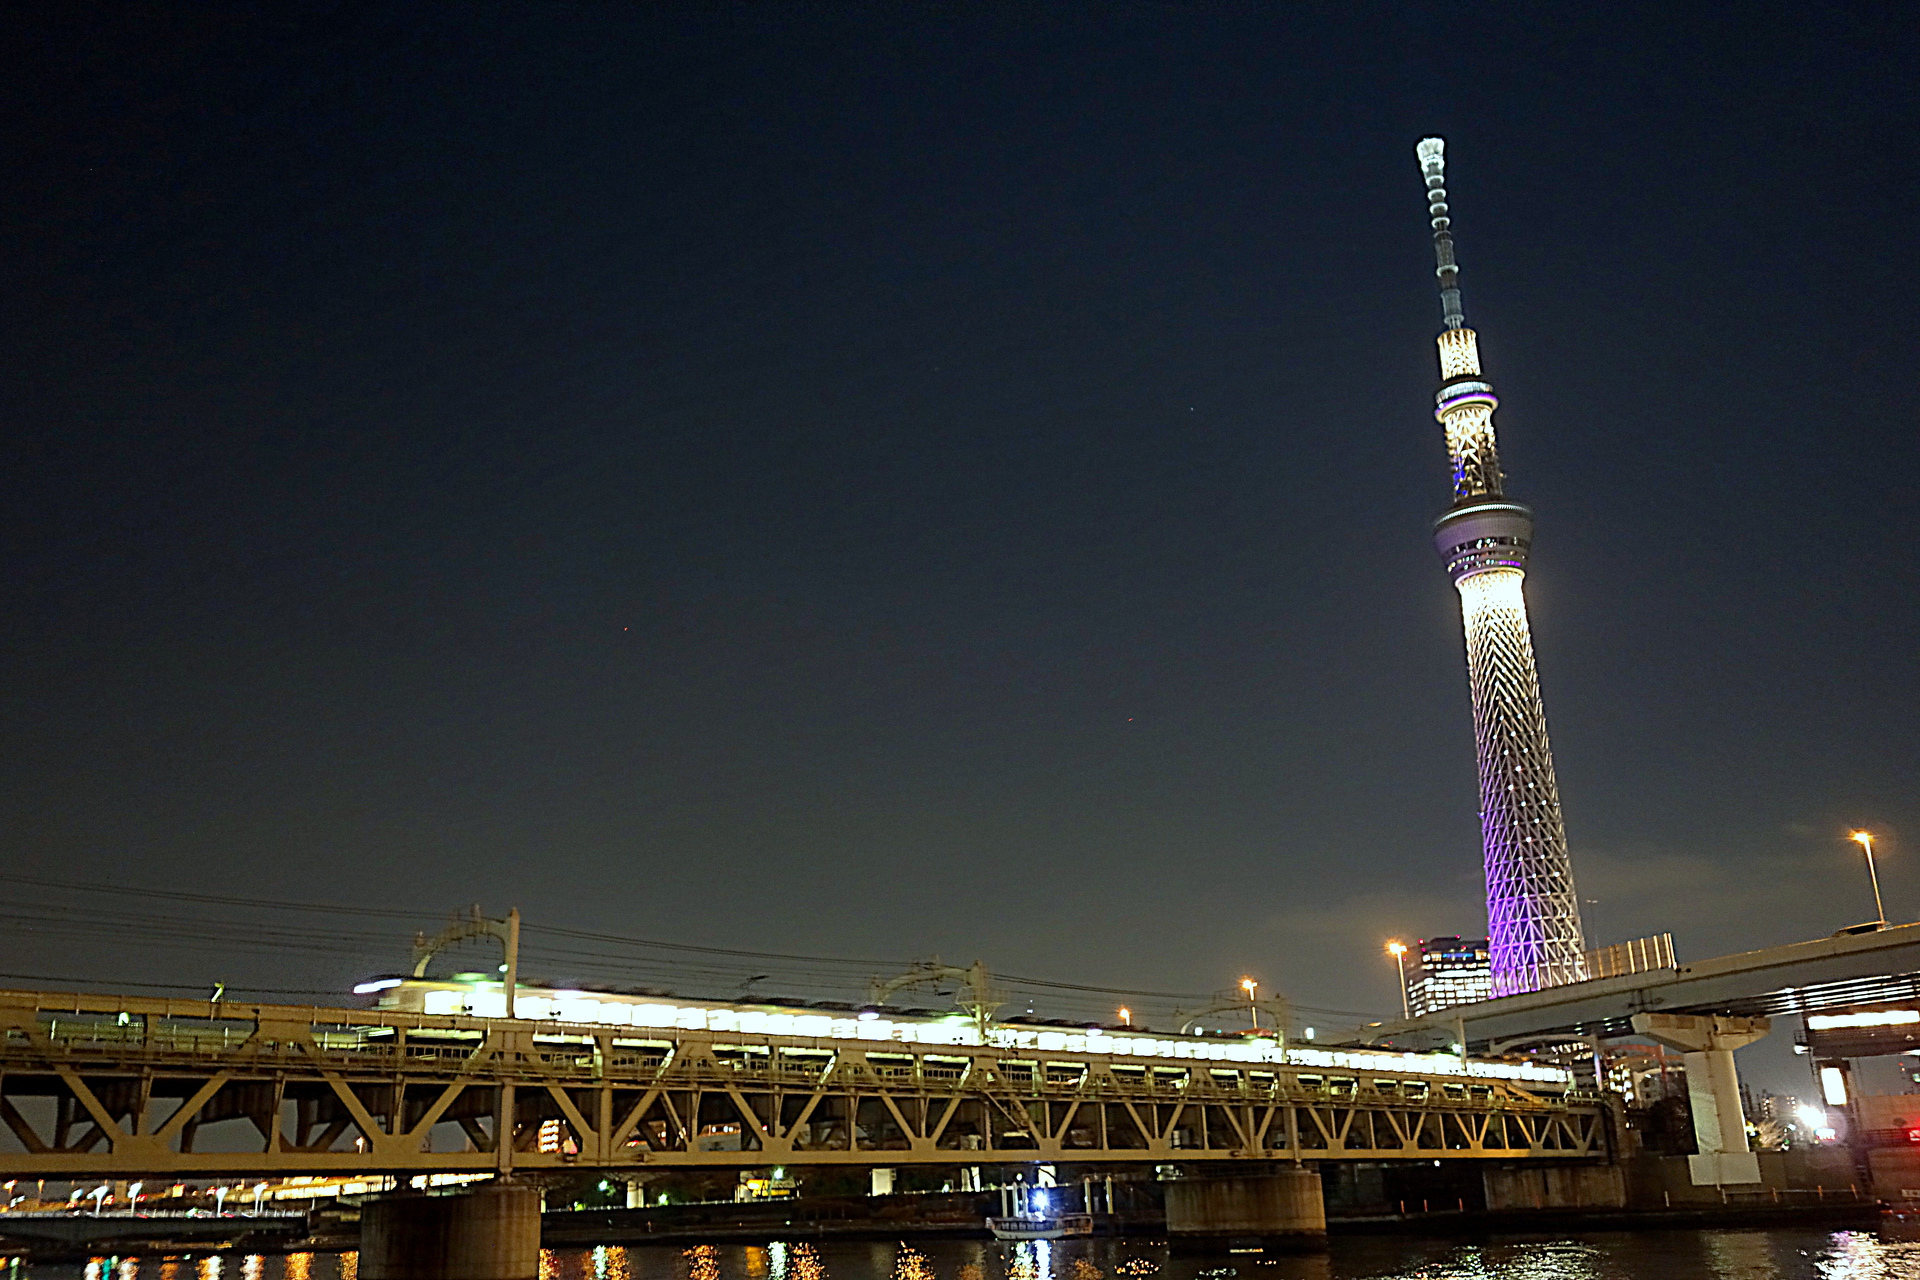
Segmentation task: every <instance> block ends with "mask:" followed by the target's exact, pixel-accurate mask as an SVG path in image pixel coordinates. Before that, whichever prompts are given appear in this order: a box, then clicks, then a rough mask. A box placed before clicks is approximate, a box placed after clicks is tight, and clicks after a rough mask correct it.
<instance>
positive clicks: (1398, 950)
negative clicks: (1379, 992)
mask: <svg viewBox="0 0 1920 1280" xmlns="http://www.w3.org/2000/svg"><path fill="white" fill-rule="evenodd" d="M1387 954H1388V955H1390V956H1392V957H1393V962H1394V964H1396V965H1398V966H1399V967H1400V1016H1401V1017H1403V1018H1411V1017H1412V1016H1413V1007H1412V1005H1411V1004H1410V1003H1409V1002H1408V1000H1407V944H1406V943H1404V942H1402V941H1400V939H1398V938H1388V939H1387Z"/></svg>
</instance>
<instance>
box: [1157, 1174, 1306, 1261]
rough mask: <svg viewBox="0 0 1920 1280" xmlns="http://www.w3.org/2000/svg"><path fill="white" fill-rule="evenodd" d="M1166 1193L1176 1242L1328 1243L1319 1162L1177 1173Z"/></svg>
mask: <svg viewBox="0 0 1920 1280" xmlns="http://www.w3.org/2000/svg"><path fill="white" fill-rule="evenodd" d="M1166 1195H1167V1235H1168V1237H1169V1238H1170V1239H1171V1241H1172V1243H1173V1245H1174V1247H1175V1248H1179V1249H1194V1248H1202V1249H1204V1248H1222V1249H1224V1248H1229V1247H1232V1248H1249V1247H1254V1246H1258V1247H1260V1248H1264V1249H1269V1250H1273V1251H1276V1252H1292V1253H1311V1252H1317V1251H1319V1250H1322V1249H1325V1248H1326V1247H1327V1201H1326V1196H1325V1195H1324V1194H1323V1193H1322V1192H1321V1188H1320V1172H1319V1170H1317V1169H1315V1168H1311V1167H1303V1166H1297V1165H1288V1166H1281V1167H1278V1168H1273V1169H1268V1170H1263V1171H1261V1172H1258V1173H1239V1174H1234V1175H1233V1176H1231V1177H1208V1176H1206V1175H1204V1174H1202V1175H1200V1176H1198V1177H1186V1178H1176V1179H1174V1180H1173V1181H1171V1182H1168V1183H1167V1184H1166Z"/></svg>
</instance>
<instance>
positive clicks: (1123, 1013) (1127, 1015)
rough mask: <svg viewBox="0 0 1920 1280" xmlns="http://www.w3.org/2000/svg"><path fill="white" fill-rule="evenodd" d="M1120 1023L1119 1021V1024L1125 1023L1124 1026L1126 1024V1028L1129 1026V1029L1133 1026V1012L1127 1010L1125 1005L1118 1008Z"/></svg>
mask: <svg viewBox="0 0 1920 1280" xmlns="http://www.w3.org/2000/svg"><path fill="white" fill-rule="evenodd" d="M1120 1021H1121V1022H1123V1023H1125V1024H1126V1025H1127V1026H1129V1027H1130V1026H1132V1025H1133V1010H1131V1009H1129V1008H1127V1006H1125V1005H1121V1006H1120Z"/></svg>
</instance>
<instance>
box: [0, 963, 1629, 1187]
mask: <svg viewBox="0 0 1920 1280" xmlns="http://www.w3.org/2000/svg"><path fill="white" fill-rule="evenodd" d="M715 1021H717V1019H709V1025H707V1026H706V1027H704V1028H702V1029H687V1028H681V1027H660V1028H645V1029H642V1028H636V1027H624V1028H613V1027H608V1026H604V1025H596V1024H593V1023H584V1022H583V1023H570V1022H567V1021H564V1020H562V1019H560V1018H557V1017H555V1018H549V1019H547V1020H544V1021H531V1020H516V1019H505V1018H487V1017H474V1016H464V1015H459V1014H429V1013H423V1012H407V1011H400V1010H392V1009H378V1010H366V1009H338V1008H322V1007H315V1006H304V1005H268V1004H241V1003H221V1004H210V1003H208V1002H206V1001H187V1000H164V999H149V998H142V997H135V996H126V997H121V996H111V995H76V994H67V993H50V992H30V991H10V992H0V1173H4V1174H5V1176H8V1177H20V1178H60V1179H80V1178H95V1177H120V1176H133V1175H148V1174H151V1175H173V1176H178V1177H191V1176H214V1175H222V1174H238V1173H258V1174H270V1175H281V1176H285V1175H297V1174H396V1175H405V1174H411V1173H428V1174H430V1173H437V1172H487V1171H506V1170H509V1169H514V1168H520V1169H527V1168H563V1167H568V1166H579V1167H593V1168H602V1169H618V1168H623V1167H628V1168H641V1167H648V1168H652V1167H665V1168H685V1167H703V1166H704V1167H748V1166H760V1165H775V1164H778V1165H791V1164H841V1165H904V1164H944V1165H981V1164H997V1163H1032V1162H1040V1161H1049V1162H1050V1161H1100V1162H1144V1163H1167V1162H1175V1161H1178V1162H1182V1163H1186V1162H1196V1161H1200V1162H1214V1161H1219V1162H1231V1161H1246V1160H1255V1161H1261V1162H1270V1161H1275V1160H1280V1161H1285V1160H1296V1161H1321V1160H1369V1161H1372V1160H1422V1161H1425V1160H1461V1159H1467V1160H1502V1161H1512V1160H1516V1159H1526V1160H1543V1161H1579V1160H1589V1159H1593V1158H1595V1157H1600V1156H1604V1155H1605V1153H1606V1145H1605V1144H1606V1131H1605V1125H1604V1124H1603V1110H1602V1108H1601V1106H1600V1105H1599V1103H1598V1102H1597V1101H1596V1100H1594V1099H1592V1098H1590V1097H1585V1096H1582V1095H1575V1094H1570V1093H1568V1092H1567V1090H1566V1084H1565V1078H1564V1076H1562V1075H1560V1074H1559V1073H1557V1072H1552V1071H1549V1070H1547V1069H1545V1068H1540V1067H1533V1066H1526V1067H1522V1066H1516V1065H1514V1064H1509V1063H1497V1062H1484V1063H1483V1062H1471V1061H1466V1060H1463V1059H1461V1058H1459V1057H1454V1056H1450V1055H1416V1054H1402V1053H1392V1052H1387V1051H1378V1050H1375V1051H1326V1050H1320V1049H1313V1048H1308V1047H1304V1046H1282V1045H1277V1044H1276V1043H1275V1042H1273V1041H1266V1042H1250V1041H1245V1040H1244V1039H1236V1040H1225V1039H1216V1040H1212V1041H1207V1040H1200V1039H1195V1040H1193V1041H1190V1042H1189V1041H1181V1042H1179V1043H1178V1044H1174V1045H1170V1042H1168V1041H1164V1040H1161V1041H1154V1042H1148V1041H1146V1040H1144V1039H1141V1040H1139V1041H1137V1042H1130V1041H1129V1040H1127V1039H1126V1038H1122V1037H1114V1036H1102V1035H1096V1034H1087V1035H1082V1036H1078V1037H1071V1036H1066V1035H1052V1036H1049V1037H1047V1038H1045V1039H1042V1038H1041V1036H1040V1035H1036V1034H1034V1033H1032V1032H1030V1031H1027V1030H1022V1029H1018V1028H1005V1027H1001V1026H998V1025H996V1026H994V1027H992V1028H991V1029H990V1031H989V1034H988V1035H987V1036H986V1037H985V1042H984V1043H972V1044H967V1043H957V1044H924V1043H917V1042H915V1043H908V1042H903V1041H891V1040H861V1039H855V1038H845V1037H834V1036H825V1037H823V1036H820V1035H813V1036H807V1035H791V1034H777V1033H770V1032H768V1031H764V1030H758V1031H756V1030H745V1029H742V1026H741V1024H743V1023H745V1021H746V1019H736V1020H735V1024H734V1026H733V1028H732V1029H728V1030H715V1029H713V1025H712V1023H713V1022H715ZM758 1025H770V1024H766V1023H762V1024H758ZM779 1025H781V1026H783V1027H784V1026H788V1025H790V1024H779ZM1043 1034H1044V1033H1043ZM975 1038H976V1039H978V1038H979V1037H975ZM1172 1049H1179V1050H1180V1051H1181V1053H1180V1056H1172V1053H1171V1051H1172ZM496 1135H505V1140H504V1141H500V1140H497V1139H496Z"/></svg>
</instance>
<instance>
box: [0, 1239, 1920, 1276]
mask: <svg viewBox="0 0 1920 1280" xmlns="http://www.w3.org/2000/svg"><path fill="white" fill-rule="evenodd" d="M1456 1278H1457V1280H1469V1278H1470V1280H1803V1278H1805V1280H1920V1240H1915V1239H1897V1238H1893V1237H1891V1236H1889V1235H1886V1234H1883V1233H1879V1232H1873V1231H1798V1230H1787V1231H1738V1230H1727V1231H1634V1232H1591V1233H1586V1234H1583V1235H1579V1236H1566V1237H1563V1236H1554V1235H1545V1234H1543V1235H1530V1236H1487V1237H1485V1238H1481V1239H1475V1240H1463V1239H1424V1238H1420V1237H1411V1236H1389V1235H1381V1236H1335V1237H1334V1239H1333V1244H1332V1249H1331V1251H1330V1252H1328V1253H1326V1254H1321V1255H1316V1256H1307V1257H1283V1258H1265V1257H1257V1256H1250V1255H1235V1256H1231V1257H1226V1258H1188V1257H1172V1256H1170V1255H1169V1254H1168V1252H1167V1248H1166V1246H1165V1244H1164V1243H1161V1242H1156V1241H1151V1240H1132V1239H1123V1240H1104V1239H1103V1240H1088V1241H1072V1242H1065V1243H1060V1244H1051V1245H1049V1244H1020V1245H998V1244H994V1243H991V1242H989V1241H975V1240H930V1241H922V1242H919V1243H915V1244H911V1245H907V1244H897V1243H896V1244H867V1243H848V1242H835V1243H829V1244H817V1245H815V1244H778V1243H776V1244H767V1245H740V1244H725V1245H699V1246H695V1247H690V1248H673V1247H669V1246H663V1245H643V1246H637V1247H633V1248H622V1247H618V1246H611V1245H609V1246H603V1247H600V1248H592V1249H554V1250H548V1251H547V1252H546V1254H544V1255H543V1258H542V1262H541V1280H1456ZM0 1280H355V1267H354V1255H352V1254H350V1253H344V1254H342V1253H296V1254H288V1255H285V1256H279V1255H272V1254H268V1255H244V1254H208V1255H199V1256H192V1257H188V1256H184V1255H181V1256H167V1257H158V1256H154V1257H139V1258H131V1257H123V1258H115V1259H108V1258H100V1259H96V1260H94V1261H92V1262H89V1263H59V1264H54V1263H41V1264H37V1265H27V1264H23V1263H18V1262H15V1263H13V1264H12V1265H8V1264H6V1263H0Z"/></svg>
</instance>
